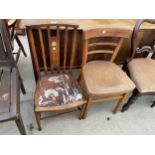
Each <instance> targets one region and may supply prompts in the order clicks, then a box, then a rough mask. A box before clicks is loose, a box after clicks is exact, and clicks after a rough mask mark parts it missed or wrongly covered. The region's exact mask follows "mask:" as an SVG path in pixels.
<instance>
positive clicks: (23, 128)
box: [15, 115, 26, 135]
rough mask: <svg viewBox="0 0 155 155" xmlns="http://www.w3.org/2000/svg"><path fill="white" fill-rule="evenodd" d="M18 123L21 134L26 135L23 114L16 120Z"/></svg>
mask: <svg viewBox="0 0 155 155" xmlns="http://www.w3.org/2000/svg"><path fill="white" fill-rule="evenodd" d="M15 122H16V125H17V127H18V129H19V131H20V133H21V135H26V130H25V127H24V124H23V121H22V118H21V116H20V115H19V117H18V118H17V119H16V120H15Z"/></svg>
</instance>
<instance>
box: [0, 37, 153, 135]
mask: <svg viewBox="0 0 155 155" xmlns="http://www.w3.org/2000/svg"><path fill="white" fill-rule="evenodd" d="M21 41H22V42H23V44H24V47H25V50H26V53H27V54H28V57H27V58H25V57H23V55H21V57H20V61H19V63H18V66H19V69H20V72H21V75H22V77H23V80H24V84H25V87H26V91H27V94H26V95H24V96H23V95H22V94H21V115H22V118H23V122H24V124H25V128H26V130H27V133H28V134H34V135H38V134H42V135H55V134H56V135H58V134H59V135H60V134H61V135H64V134H65V135H73V134H76V135H83V134H95V135H97V134H104V135H106V134H108V135H111V134H112V135H123V134H130V135H131V134H148V135H149V134H155V108H150V105H151V104H152V102H153V100H155V97H154V96H143V97H141V98H139V99H138V100H137V101H136V103H135V104H134V105H133V106H131V108H130V109H129V111H127V112H125V113H121V112H118V113H117V114H116V115H113V114H112V109H113V108H114V106H115V104H116V102H113V101H111V102H104V103H98V104H93V105H92V106H90V110H89V113H88V117H87V119H85V120H79V119H78V116H79V111H77V110H76V111H74V112H71V113H67V114H63V115H59V116H57V117H50V118H47V119H44V120H42V121H41V122H42V128H43V130H42V131H38V130H37V125H36V121H35V117H34V112H33V93H34V90H35V82H34V75H33V69H32V63H31V57H30V51H29V47H28V43H27V38H26V37H25V36H24V37H21ZM50 114H51V113H48V114H46V115H50ZM107 117H109V118H110V120H109V121H108V120H107ZM30 126H34V128H33V129H31V128H30ZM0 134H1V135H18V134H19V131H18V129H17V127H16V124H15V122H14V121H10V122H5V123H1V124H0Z"/></svg>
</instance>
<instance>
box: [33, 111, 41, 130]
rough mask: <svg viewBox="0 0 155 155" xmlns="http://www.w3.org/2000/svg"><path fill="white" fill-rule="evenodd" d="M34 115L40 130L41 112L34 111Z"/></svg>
mask: <svg viewBox="0 0 155 155" xmlns="http://www.w3.org/2000/svg"><path fill="white" fill-rule="evenodd" d="M35 115H36V121H37V125H38V130H39V131H41V130H42V128H41V121H40V120H41V113H40V112H35Z"/></svg>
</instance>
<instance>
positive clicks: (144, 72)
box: [128, 58, 155, 93]
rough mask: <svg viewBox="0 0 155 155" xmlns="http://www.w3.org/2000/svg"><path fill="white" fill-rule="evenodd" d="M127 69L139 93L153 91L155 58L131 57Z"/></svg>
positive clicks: (154, 87) (154, 90)
mask: <svg viewBox="0 0 155 155" xmlns="http://www.w3.org/2000/svg"><path fill="white" fill-rule="evenodd" d="M128 69H129V72H130V76H131V78H132V80H133V81H134V82H135V84H136V87H137V89H138V91H139V92H140V93H146V92H147V93H148V92H155V60H152V59H146V58H137V59H133V60H132V61H131V62H130V63H129V64H128Z"/></svg>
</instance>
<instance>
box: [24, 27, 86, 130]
mask: <svg viewBox="0 0 155 155" xmlns="http://www.w3.org/2000/svg"><path fill="white" fill-rule="evenodd" d="M77 28H78V26H77V25H68V24H47V25H32V26H27V28H26V31H27V36H28V40H29V45H30V49H31V56H32V59H33V62H34V63H33V65H34V72H35V75H36V76H35V77H36V81H37V86H36V91H35V96H34V102H35V109H34V111H35V115H36V120H37V124H38V129H39V130H41V124H40V120H41V113H43V112H49V111H63V110H67V109H71V108H77V107H79V106H82V107H83V108H84V105H85V103H86V100H85V99H84V96H83V95H82V92H81V90H80V87H79V85H78V83H77V81H76V80H75V78H74V74H73V65H74V59H75V54H76V44H75V43H76V39H77V36H76V35H77ZM62 33H63V34H64V35H63V36H64V37H62V35H61V34H62ZM69 53H71V55H69ZM39 58H42V60H40V59H39ZM60 60H62V62H63V63H60Z"/></svg>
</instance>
